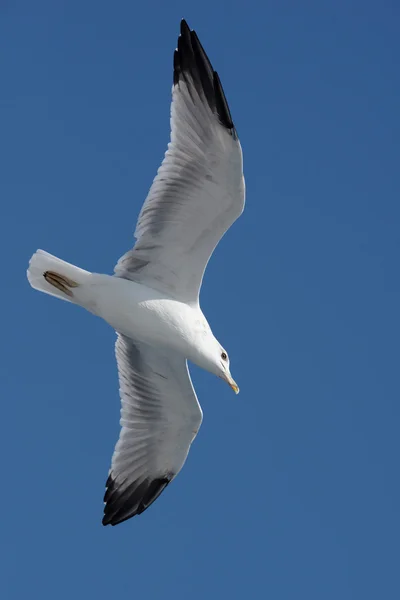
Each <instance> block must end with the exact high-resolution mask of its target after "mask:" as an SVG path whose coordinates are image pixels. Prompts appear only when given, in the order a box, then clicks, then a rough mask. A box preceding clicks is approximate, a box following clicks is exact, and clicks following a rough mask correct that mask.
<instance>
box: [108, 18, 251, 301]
mask: <svg viewBox="0 0 400 600" xmlns="http://www.w3.org/2000/svg"><path fill="white" fill-rule="evenodd" d="M243 207H244V179H243V171H242V150H241V147H240V143H239V140H238V136H237V132H236V129H235V127H234V125H233V122H232V119H231V114H230V112H229V108H228V104H227V101H226V98H225V95H224V92H223V89H222V86H221V82H220V80H219V77H218V74H217V73H216V72H215V71H214V70H213V68H212V65H211V63H210V61H209V59H208V57H207V55H206V53H205V51H204V49H203V47H202V45H201V44H200V41H199V39H198V37H197V35H196V33H195V32H194V31H191V30H190V29H189V27H188V25H187V23H186V22H185V21H182V23H181V35H180V36H179V40H178V48H177V50H176V51H175V55H174V85H173V91H172V106H171V142H170V144H169V146H168V151H167V153H166V155H165V158H164V161H163V163H162V165H161V167H160V168H159V170H158V174H157V177H156V178H155V180H154V182H153V185H152V186H151V189H150V192H149V194H148V196H147V199H146V201H145V203H144V205H143V207H142V210H141V212H140V215H139V219H138V222H137V226H136V231H135V237H136V238H137V242H136V244H135V246H134V248H133V249H132V250H130V251H129V252H127V253H126V254H125V255H124V256H122V257H121V258H120V259H119V261H118V263H117V265H116V267H115V274H116V275H117V276H118V277H124V278H125V279H131V280H133V281H137V282H139V283H143V284H145V285H148V286H150V287H153V288H155V289H157V290H159V291H161V292H166V293H168V294H169V295H170V296H173V297H174V298H176V299H178V300H181V301H183V302H187V303H196V302H197V301H198V296H199V291H200V286H201V282H202V278H203V273H204V270H205V268H206V265H207V262H208V260H209V258H210V256H211V254H212V252H213V250H214V248H215V246H216V245H217V244H218V242H219V240H220V239H221V237H222V236H223V235H224V233H225V232H226V231H227V229H228V228H229V227H230V226H231V225H232V223H233V222H234V221H235V220H236V219H237V218H238V217H239V215H240V214H241V213H242V211H243Z"/></svg>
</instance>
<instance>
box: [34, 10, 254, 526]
mask: <svg viewBox="0 0 400 600" xmlns="http://www.w3.org/2000/svg"><path fill="white" fill-rule="evenodd" d="M150 43H151V40H150ZM173 66H174V75H173V89H172V105H171V142H170V144H169V145H168V150H167V152H166V155H165V158H164V160H163V163H162V165H161V167H160V168H159V170H158V173H157V176H156V178H155V179H154V181H153V184H152V186H151V188H150V191H149V194H148V196H147V198H146V200H145V202H144V204H143V207H142V209H141V212H140V215H139V218H138V222H137V226H136V231H135V238H136V243H135V245H134V247H133V248H132V249H131V250H129V251H128V252H127V253H126V254H124V255H123V256H122V257H121V258H120V259H119V261H118V263H117V265H116V266H115V270H114V271H115V273H114V276H111V277H109V276H103V275H102V276H100V275H96V274H93V273H90V272H89V271H85V270H83V269H80V268H79V267H76V266H74V265H71V264H69V263H67V262H65V261H63V260H61V259H58V258H57V257H54V256H52V255H50V254H48V253H47V252H45V251H43V250H38V251H37V252H36V253H35V254H34V255H33V256H32V258H31V261H30V265H29V269H28V279H29V282H30V284H31V286H32V287H34V288H35V289H38V290H40V291H42V292H44V293H47V294H50V295H53V296H56V297H58V298H61V299H63V300H66V301H68V302H73V303H75V304H79V305H81V306H84V307H85V308H86V309H88V310H89V311H90V312H95V313H96V310H94V306H95V301H94V300H93V298H92V297H90V293H92V292H90V290H93V289H94V284H93V281H94V277H98V278H99V277H107V278H108V283H107V285H111V287H112V286H113V285H114V284H118V285H117V287H118V286H120V287H121V286H122V287H123V286H125V285H129V286H131V285H132V284H131V283H129V284H128V282H135V284H136V289H137V288H138V287H141V289H143V288H146V289H151V290H152V291H155V292H156V293H157V294H158V297H161V298H163V299H165V298H168V299H170V301H171V302H172V303H175V304H176V303H177V302H176V301H178V302H179V303H180V304H179V306H180V307H181V312H180V313H179V318H180V319H181V320H182V318H183V317H182V314H184V310H183V308H185V307H186V308H187V309H188V311H189V309H191V308H192V307H194V306H195V307H198V306H199V304H198V301H199V292H200V287H201V283H202V278H203V273H204V270H205V268H206V265H207V263H208V260H209V258H210V256H211V254H212V253H213V251H214V248H215V247H216V245H217V244H218V242H219V240H220V239H221V237H222V236H223V235H224V233H225V232H226V231H227V230H228V229H229V227H230V226H231V225H232V223H233V222H234V221H235V220H236V219H237V218H238V217H239V216H240V214H241V213H242V211H243V208H244V197H245V190H244V179H243V170H242V152H241V147H240V143H239V140H238V135H237V131H236V129H235V127H234V124H233V122H232V117H231V114H230V111H229V107H228V103H227V101H226V98H225V94H224V92H223V89H222V85H221V82H220V79H219V77H218V74H217V73H216V72H215V71H214V70H213V68H212V65H211V63H210V61H209V59H208V57H207V55H206V53H205V51H204V49H203V47H202V45H201V44H200V41H199V39H198V37H197V35H196V33H195V32H194V31H191V30H190V29H189V27H188V25H187V23H186V22H185V21H182V22H181V32H180V36H179V39H178V47H177V49H176V50H175V53H174V64H173ZM121 279H123V280H128V281H124V282H122V281H121ZM110 282H111V283H110ZM133 287H134V286H132V289H133ZM103 299H104V296H103ZM97 301H98V303H100V299H99V298H98V299H97ZM183 305H184V306H183ZM111 306H112V309H113V311H114V313H113V314H114V315H116V316H117V317H120V316H121V314H122V309H121V306H120V305H119V304H118V303H117V302H114V303H111ZM126 306H128V308H129V310H128V311H125V313H126V312H128V313H129V318H132V315H131V308H132V306H131V304H128V305H127V304H125V307H126ZM182 307H183V308H182ZM114 309H115V310H114ZM125 313H124V314H125ZM96 314H99V315H100V316H102V315H101V314H100V313H96ZM201 314H202V313H201ZM104 318H105V317H104ZM196 318H197V317H196ZM106 320H107V319H106ZM184 321H185V323H186V319H185V318H184ZM108 322H109V323H110V321H108ZM116 322H118V321H116ZM187 322H188V324H189V325H190V323H191V321H190V319H189V318H188V319H187ZM143 323H146V322H145V320H143ZM111 324H112V325H113V327H114V328H115V329H117V330H118V332H119V333H118V336H117V342H116V359H117V366H118V377H119V386H120V396H121V421H120V423H121V432H120V436H119V439H118V442H117V444H116V447H115V451H114V454H113V456H112V461H111V468H110V470H109V475H108V479H107V482H106V492H105V496H104V502H105V506H104V518H103V524H104V525H117V524H118V523H122V522H123V521H125V520H127V519H129V518H131V517H134V516H135V515H138V514H141V513H143V512H144V511H145V510H146V509H147V508H148V507H149V506H150V505H151V504H152V503H153V502H154V501H155V500H156V499H157V498H158V497H159V496H160V494H161V493H162V492H163V491H164V490H165V489H166V487H167V486H168V484H169V483H170V482H171V481H172V479H173V478H174V477H176V475H177V474H178V473H179V471H180V470H181V468H182V467H183V465H184V463H185V461H186V457H187V455H188V452H189V449H190V446H191V443H192V442H193V439H194V438H195V436H196V434H197V432H198V430H199V428H200V425H201V422H202V411H201V408H200V405H199V403H198V400H197V397H196V393H195V391H194V389H193V385H192V382H191V379H190V374H189V371H188V366H187V361H186V358H185V356H190V358H191V360H194V359H193V354H192V355H191V354H190V353H189V352H188V353H187V354H185V355H183V354H181V355H179V354H178V353H175V352H174V351H172V350H171V352H166V351H165V350H163V351H162V350H161V349H160V347H159V346H157V347H156V346H151V345H148V344H145V343H143V341H138V340H136V339H131V338H130V337H128V336H127V335H126V331H125V334H124V330H123V329H122V328H120V327H117V325H116V324H115V323H111ZM142 326H143V328H145V327H147V323H146V324H145V325H143V324H142ZM152 326H153V328H154V325H152ZM190 326H191V325H190ZM160 328H161V327H160ZM168 331H170V330H168ZM210 333H211V330H210ZM146 334H148V331H147V330H146ZM136 335H137V337H140V336H139V334H138V331H137V330H136ZM211 335H212V334H211ZM164 337H166V336H164ZM140 339H141V340H142V338H140ZM146 339H147V338H146ZM168 339H170V338H169V337H168ZM193 339H194V338H193ZM213 340H214V342H215V348H216V350H217V352H218V354H217V361H216V364H218V365H220V360H222V361H223V360H225V361H226V360H227V355H226V354H225V352H224V351H223V352H222V354H221V347H220V345H219V344H218V342H217V340H215V338H214V337H213V336H212V340H211V341H213ZM214 342H213V343H214ZM173 347H174V346H173V344H171V349H172V348H173ZM191 348H195V350H196V352H197V354H199V352H200V351H199V349H198V344H197V345H196V344H195V343H194V342H193V344H192V346H191ZM212 348H214V347H213V346H212ZM210 352H211V351H210ZM197 354H194V355H195V356H197ZM205 354H206V353H205V352H204V355H205ZM221 357H222V358H221ZM208 360H210V359H209V357H208ZM197 364H199V366H202V367H203V368H205V369H207V370H209V371H211V372H214V374H217V375H219V376H222V377H223V378H226V380H227V381H228V383H229V384H230V385H231V387H233V389H235V391H236V392H237V391H238V388H237V386H236V384H235V382H234V381H233V379H232V377H231V376H230V371H229V361H228V363H227V366H226V367H224V366H223V365H222V366H221V365H220V367H219V368H221V369H222V371H221V373H222V375H221V374H220V373H219V371H215V370H213V369H211V368H209V366H207V365H208V363H207V362H206V361H204V364H203V365H202V364H200V363H197ZM221 364H222V363H221ZM223 369H225V371H224V370H223ZM225 372H226V373H227V376H226V377H225V375H224V373H225ZM228 375H229V377H228ZM229 378H230V379H229Z"/></svg>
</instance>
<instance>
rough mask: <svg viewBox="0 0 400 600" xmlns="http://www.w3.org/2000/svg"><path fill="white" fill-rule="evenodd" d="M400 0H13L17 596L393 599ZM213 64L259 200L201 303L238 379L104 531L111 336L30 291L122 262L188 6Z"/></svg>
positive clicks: (9, 417) (7, 129) (13, 578)
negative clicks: (147, 496) (34, 263)
mask: <svg viewBox="0 0 400 600" xmlns="http://www.w3.org/2000/svg"><path fill="white" fill-rule="evenodd" d="M399 12H400V11H399V6H398V4H397V3H395V2H393V1H384V2H380V3H378V2H368V1H367V2H361V1H354V2H348V1H346V2H345V1H343V0H339V1H335V2H334V1H327V2H317V1H315V2H311V1H305V2H295V1H294V0H292V1H289V0H283V1H282V2H279V3H278V2H271V1H269V2H256V1H254V0H249V1H248V2H246V3H243V2H235V1H233V2H230V3H229V5H228V4H227V3H223V2H215V1H210V0H203V1H202V2H201V3H199V2H183V1H174V0H172V1H168V2H165V1H159V2H149V3H148V4H144V3H141V4H140V5H139V4H138V3H135V2H130V1H127V0H116V1H115V2H112V3H111V2H104V1H97V2H94V0H80V1H77V0H69V1H68V2H67V1H63V2H62V1H50V0H47V1H45V0H36V1H35V2H31V1H29V2H28V1H27V0H25V1H24V0H21V1H18V0H16V1H15V2H11V1H10V0H8V1H4V2H2V3H1V7H0V40H1V41H0V46H1V52H0V55H1V58H0V60H1V73H2V76H1V89H2V92H1V104H2V109H1V114H0V119H1V141H0V153H1V154H0V164H1V178H0V197H1V205H0V206H1V208H0V211H1V219H0V228H1V235H0V244H1V257H2V260H1V264H2V267H1V289H2V295H1V314H2V332H1V333H2V335H1V341H0V358H1V361H0V365H1V379H0V383H1V390H0V392H1V399H2V403H1V421H0V444H1V456H2V473H1V480H2V493H1V497H0V504H1V531H2V534H1V559H0V570H1V571H2V573H0V579H1V581H2V583H1V587H2V589H3V591H4V595H3V597H4V598H7V600H20V599H24V600H25V599H26V598H40V599H41V600H50V599H51V600H53V599H57V600H64V599H70V598H77V599H80V598H85V599H87V598H96V600H103V599H109V598H110V597H111V598H149V599H153V598H154V599H158V598H172V599H174V600H180V599H182V600H183V599H185V600H186V599H187V598H188V597H190V598H191V600H200V599H201V600H203V599H204V598H211V599H214V598H215V599H217V598H218V599H222V598H229V599H236V598H237V599H239V598H240V599H241V598H246V599H247V598H250V599H253V598H271V599H273V600H293V599H298V598H304V599H307V600H338V599H340V600H350V599H352V600H353V599H355V600H358V599H362V600H368V599H371V600H376V599H377V598H384V599H385V600H392V599H393V600H395V599H396V600H397V599H398V598H399V597H400V582H399V558H400V551H399V550H400V549H399V537H400V526H399V525H400V520H399V501H400V488H399V433H398V432H399V422H400V411H399V387H400V386H399V336H400V331H399V330H400V327H399V302H400V286H399V225H400V223H399V221H400V211H399V192H400V189H399V188H400V181H399V168H398V165H399V137H400V136H399V134H400V127H399V100H400V98H399V96H400V93H399V91H400V85H399V69H398V65H399V36H398V23H399V16H400V15H399ZM183 16H184V17H185V18H186V19H187V20H188V22H189V24H190V25H191V27H193V28H195V29H196V30H197V32H198V34H199V36H200V39H201V40H202V42H203V44H204V46H205V48H206V50H207V52H208V53H209V54H210V57H211V59H212V61H213V63H214V66H215V67H216V68H217V70H218V71H219V73H220V76H221V79H222V82H223V84H224V87H225V91H226V93H227V96H228V100H229V103H230V107H231V110H232V114H233V117H234V120H235V122H236V124H237V128H238V131H239V134H240V137H241V141H242V145H243V150H244V157H245V174H246V181H247V209H246V211H245V213H244V215H243V218H242V219H241V220H240V221H239V222H238V223H237V224H236V225H235V226H234V227H233V228H232V230H231V231H230V232H229V234H228V235H227V236H226V238H225V239H224V240H223V243H222V244H221V245H220V247H219V248H218V250H217V252H216V253H215V256H214V257H213V260H212V261H211V263H210V265H209V269H208V271H207V274H206V278H205V284H204V287H203V292H202V305H203V309H204V311H205V313H206V314H207V316H208V318H209V320H210V323H211V325H212V326H213V328H214V331H215V334H216V335H217V336H218V337H219V339H220V340H221V342H222V343H223V344H224V345H225V346H226V347H227V348H228V350H229V353H230V355H231V360H232V373H233V375H234V377H235V378H236V379H237V381H238V383H239V384H240V387H241V394H240V396H238V397H235V396H234V394H233V393H232V392H231V390H230V389H229V388H228V386H226V385H224V384H223V383H222V382H221V381H220V380H218V379H217V378H215V377H212V376H211V375H209V374H207V373H204V372H200V371H199V370H197V369H193V370H192V373H193V378H194V382H195V385H196V389H197V392H198V395H199V398H200V401H201V403H202V405H203V409H204V414H205V418H204V423H203V426H202V429H201V431H200V433H199V436H198V438H197V440H196V442H195V444H194V445H193V448H192V451H191V453H190V456H189V459H188V461H187V463H186V466H185V468H184V470H183V471H182V473H181V474H180V476H179V477H178V478H177V479H176V481H175V482H174V484H173V485H171V486H169V488H168V490H167V491H166V492H165V493H164V494H163V495H162V497H161V498H160V499H159V500H158V501H157V502H156V503H155V504H154V505H153V506H152V507H151V509H149V510H148V511H147V512H146V513H145V514H143V515H142V516H141V517H139V518H135V519H133V520H131V521H128V522H127V523H125V524H123V525H121V526H118V527H116V528H103V527H102V526H101V516H102V508H103V505H102V496H103V491H104V483H105V479H106V476H107V471H108V468H109V463H110V457H111V453H112V450H113V447H114V444H115V441H116V439H117V436H118V431H119V425H118V420H119V399H118V392H117V375H116V366H115V363H114V357H113V352H114V350H113V344H114V333H113V331H112V330H111V329H110V328H108V327H107V326H106V325H105V324H104V323H102V322H101V321H100V320H98V319H95V318H94V317H92V316H90V315H89V314H85V312H84V311H82V310H80V309H79V308H76V307H74V306H69V305H66V304H64V303H61V302H57V301H56V300H54V299H52V298H49V297H45V296H44V295H40V294H38V293H34V292H33V291H32V290H31V289H30V288H29V286H28V283H27V281H26V278H25V270H26V267H27V262H28V259H29V257H30V255H31V254H32V252H33V251H34V250H36V248H38V247H41V248H44V249H46V250H48V251H50V252H52V253H53V254H56V255H58V256H60V257H62V258H64V259H66V260H68V261H70V262H73V263H76V264H78V265H80V266H82V267H84V268H87V269H90V270H93V271H99V272H111V271H112V268H113V265H114V263H115V261H116V259H117V258H118V257H119V256H120V255H121V254H122V253H123V252H125V251H126V250H127V249H128V248H129V247H130V246H131V243H132V232H133V228H134V223H135V220H136V216H137V214H138V211H139V209H140V207H141V204H142V202H143V200H144V198H145V196H146V193H147V190H148V188H149V186H150V183H151V181H152V178H153V177H154V175H155V173H156V169H157V167H158V165H159V163H160V161H161V158H162V156H163V153H164V151H165V149H166V144H167V141H168V136H169V102H170V87H171V79H172V69H171V67H172V53H173V50H174V48H175V44H176V38H177V35H178V29H179V20H180V18H181V17H183Z"/></svg>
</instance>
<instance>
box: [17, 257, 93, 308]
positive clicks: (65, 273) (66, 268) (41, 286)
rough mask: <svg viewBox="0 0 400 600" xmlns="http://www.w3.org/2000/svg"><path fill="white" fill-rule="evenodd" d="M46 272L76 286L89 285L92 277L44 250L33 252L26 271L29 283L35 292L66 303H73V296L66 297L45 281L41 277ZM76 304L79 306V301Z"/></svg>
mask: <svg viewBox="0 0 400 600" xmlns="http://www.w3.org/2000/svg"><path fill="white" fill-rule="evenodd" d="M46 271H53V272H55V273H58V274H59V275H61V276H62V277H66V278H67V279H70V280H71V281H73V282H75V283H76V284H77V285H78V286H80V285H82V284H84V283H89V281H90V279H91V276H92V274H91V273H90V272H89V271H85V270H84V269H80V268H79V267H75V265H71V264H70V263H67V262H65V260H61V258H57V257H56V256H53V255H52V254H49V253H48V252H45V251H44V250H37V251H36V252H35V254H34V255H33V256H32V258H31V260H30V261H29V268H28V271H27V276H28V281H29V283H30V284H31V286H32V287H33V288H35V290H39V291H40V292H44V293H45V294H50V296H55V297H56V298H60V299H61V300H66V301H67V302H74V297H73V295H72V296H69V295H67V294H66V293H64V292H63V291H62V290H59V289H58V288H57V287H55V286H54V285H52V284H51V283H49V282H48V281H46V279H45V278H44V276H43V275H44V273H46ZM72 292H73V290H72ZM77 303H78V304H80V302H79V301H77Z"/></svg>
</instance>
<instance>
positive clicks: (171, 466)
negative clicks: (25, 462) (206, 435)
mask: <svg viewBox="0 0 400 600" xmlns="http://www.w3.org/2000/svg"><path fill="white" fill-rule="evenodd" d="M116 358H117V364H118V375H119V382H120V394H121V403H122V408H121V425H122V429H121V433H120V437H119V440H118V442H117V445H116V447H115V451H114V454H113V457H112V463H111V469H110V473H109V477H108V480H107V483H106V487H107V490H106V494H105V497H104V501H105V508H104V518H103V524H104V525H108V524H111V525H117V524H118V523H121V522H122V521H125V520H126V519H129V518H130V517H133V516H135V515H137V514H140V513H142V512H143V511H144V510H146V508H148V507H149V506H150V504H152V502H154V500H155V499H156V498H158V496H159V495H160V494H161V492H162V491H163V490H164V489H165V487H166V486H167V485H168V483H169V482H170V481H171V480H172V479H173V478H174V477H175V476H176V475H177V474H178V473H179V471H180V470H181V468H182V466H183V464H184V462H185V460H186V457H187V454H188V452H189V448H190V445H191V443H192V441H193V439H194V437H195V436H196V433H197V431H198V429H199V427H200V425H201V421H202V411H201V408H200V405H199V403H198V401H197V397H196V394H195V392H194V389H193V386H192V383H191V380H190V375H189V372H188V368H187V364H186V361H185V360H184V359H183V358H182V357H179V356H173V355H168V356H166V355H163V354H160V353H159V352H158V351H157V350H155V349H153V348H151V347H148V346H146V345H144V344H137V343H136V342H135V343H134V342H133V341H132V340H130V339H129V338H127V337H125V336H123V335H118V339H117V342H116Z"/></svg>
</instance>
